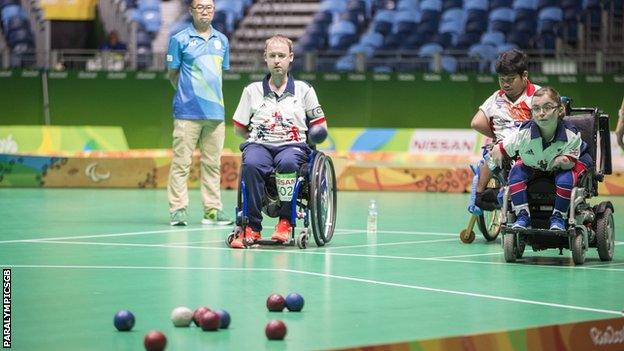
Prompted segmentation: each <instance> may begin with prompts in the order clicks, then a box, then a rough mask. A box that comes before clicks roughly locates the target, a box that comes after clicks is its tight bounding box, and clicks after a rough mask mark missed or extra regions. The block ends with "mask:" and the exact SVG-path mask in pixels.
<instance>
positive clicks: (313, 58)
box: [0, 47, 624, 74]
mask: <svg viewBox="0 0 624 351" xmlns="http://www.w3.org/2000/svg"><path fill="white" fill-rule="evenodd" d="M527 54H528V56H529V71H530V72H531V73H542V74H603V73H604V74H607V73H624V54H618V53H607V54H605V53H603V52H602V51H596V52H584V53H579V52H576V53H572V52H570V53H561V52H556V51H551V52H545V51H528V52H527ZM41 55H44V56H46V59H45V61H46V62H49V63H50V64H49V68H50V70H57V71H60V70H66V69H72V70H84V71H134V70H140V71H164V70H166V64H165V53H152V52H137V53H132V52H131V51H100V50H76V49H72V50H52V51H51V52H49V53H47V54H46V53H42V52H25V53H19V54H17V53H12V52H10V51H9V49H8V48H6V47H5V48H2V47H0V65H1V66H0V68H2V69H9V68H35V69H36V68H45V66H41V65H40V64H39V62H40V60H39V59H38V58H40V57H41ZM345 55H347V52H345V51H332V52H323V53H306V54H303V55H299V56H296V57H295V62H294V63H293V68H294V69H296V70H297V71H304V72H317V71H318V72H335V71H350V72H367V71H369V72H375V71H377V72H386V71H388V72H389V71H398V72H410V71H422V72H435V73H440V72H449V73H453V72H456V73H469V72H479V73H493V71H494V70H493V61H492V60H486V59H484V58H479V57H471V56H468V53H467V52H466V51H448V50H447V51H444V52H442V53H439V54H435V55H433V56H432V57H419V56H418V52H417V51H387V52H376V53H375V56H373V57H368V58H367V57H365V56H364V55H363V54H354V55H352V57H351V59H352V65H350V66H349V67H346V68H345V67H342V68H343V69H341V66H337V65H336V62H337V61H338V60H339V59H340V58H341V57H343V56H345ZM449 57H450V58H452V59H451V61H453V62H452V64H449V62H448V60H447V58H449ZM230 59H231V61H232V66H233V67H234V69H233V70H232V71H233V72H257V71H259V70H263V69H264V67H265V66H266V63H265V62H264V57H263V56H262V54H261V53H258V54H257V55H246V56H245V58H244V59H245V62H246V64H245V65H240V64H239V65H235V64H234V63H235V62H236V60H237V58H236V57H231V58H230Z"/></svg>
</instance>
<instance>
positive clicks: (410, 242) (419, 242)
mask: <svg viewBox="0 0 624 351" xmlns="http://www.w3.org/2000/svg"><path fill="white" fill-rule="evenodd" d="M456 240H457V239H435V240H416V241H399V242H394V243H382V244H362V245H349V246H329V247H327V249H332V250H334V249H352V248H354V247H370V246H375V247H377V246H392V245H409V244H429V243H439V242H443V241H456Z"/></svg>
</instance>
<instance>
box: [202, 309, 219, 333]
mask: <svg viewBox="0 0 624 351" xmlns="http://www.w3.org/2000/svg"><path fill="white" fill-rule="evenodd" d="M220 324H221V320H220V318H219V315H218V314H216V313H214V312H212V311H206V312H204V314H202V315H200V316H199V326H200V327H201V328H202V330H203V331H214V330H217V329H219V325H220Z"/></svg>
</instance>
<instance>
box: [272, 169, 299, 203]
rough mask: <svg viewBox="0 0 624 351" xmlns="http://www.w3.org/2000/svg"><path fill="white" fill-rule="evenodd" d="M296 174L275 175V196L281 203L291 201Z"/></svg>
mask: <svg viewBox="0 0 624 351" xmlns="http://www.w3.org/2000/svg"><path fill="white" fill-rule="evenodd" d="M296 180H297V173H275V184H276V185H277V194H278V195H279V199H280V200H281V201H290V200H292V196H293V191H294V190H295V181H296Z"/></svg>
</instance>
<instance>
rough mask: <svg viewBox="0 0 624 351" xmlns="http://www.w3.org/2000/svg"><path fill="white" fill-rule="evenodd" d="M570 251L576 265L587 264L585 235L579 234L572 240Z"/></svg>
mask: <svg viewBox="0 0 624 351" xmlns="http://www.w3.org/2000/svg"><path fill="white" fill-rule="evenodd" d="M570 250H571V251H572V261H574V264H576V265H581V264H583V263H585V243H584V242H583V234H581V233H579V232H577V233H576V235H575V236H573V237H571V238H570Z"/></svg>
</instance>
